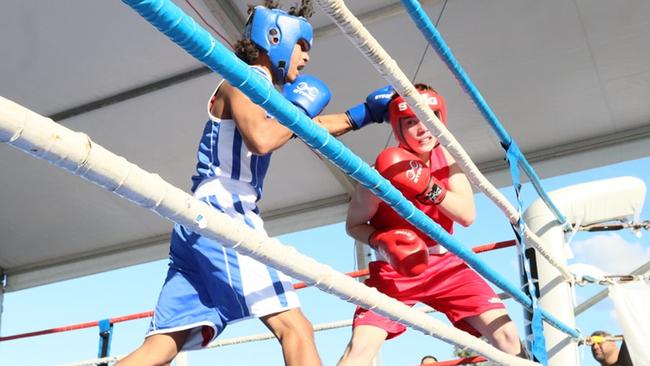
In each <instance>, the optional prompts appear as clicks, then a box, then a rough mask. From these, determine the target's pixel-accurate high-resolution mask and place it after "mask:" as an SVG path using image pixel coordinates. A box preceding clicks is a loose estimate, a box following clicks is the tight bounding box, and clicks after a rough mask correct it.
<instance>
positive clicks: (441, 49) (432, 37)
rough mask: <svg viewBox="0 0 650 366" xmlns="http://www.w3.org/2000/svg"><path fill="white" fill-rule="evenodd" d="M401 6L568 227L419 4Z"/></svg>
mask: <svg viewBox="0 0 650 366" xmlns="http://www.w3.org/2000/svg"><path fill="white" fill-rule="evenodd" d="M402 4H404V7H405V8H406V10H407V12H408V14H409V15H410V16H411V18H412V19H413V21H414V22H415V24H416V25H417V27H418V29H420V31H421V32H422V34H423V35H424V37H425V38H426V39H427V41H428V42H429V44H430V45H431V46H432V47H433V48H434V49H435V50H436V52H437V53H438V55H439V56H440V58H441V59H442V60H443V61H444V62H445V64H447V67H448V68H449V70H450V71H451V72H452V73H453V74H454V76H455V77H456V80H458V82H459V83H460V85H461V86H462V88H463V89H464V90H465V92H466V93H467V94H469V96H470V98H471V99H472V101H473V102H474V104H476V107H477V108H478V109H479V111H480V112H481V114H482V115H483V117H484V118H485V119H486V120H487V121H488V123H489V124H490V126H492V129H493V130H494V132H496V134H497V136H498V137H499V139H500V140H501V144H502V145H503V148H504V149H505V150H508V149H510V151H509V153H514V154H517V155H518V162H519V166H520V167H521V168H522V169H523V170H524V172H525V173H526V175H527V176H528V178H530V182H531V183H532V184H533V187H535V190H536V191H537V194H539V196H540V197H541V198H542V200H543V201H544V202H545V203H546V205H547V206H548V208H549V209H550V210H551V212H552V213H553V215H554V216H555V218H557V220H558V221H559V222H560V224H561V225H562V226H565V227H566V226H567V225H569V223H568V222H567V219H566V217H565V216H564V215H563V214H562V212H560V210H559V209H558V208H557V207H556V206H555V204H554V203H553V201H552V200H551V198H550V197H549V196H548V194H546V191H545V190H544V188H542V186H541V183H540V179H539V177H538V176H537V173H535V170H534V169H533V167H532V166H531V165H530V164H529V163H528V160H526V157H525V156H524V154H523V153H522V152H521V151H520V150H519V149H518V148H517V147H516V145H515V148H514V149H512V148H511V145H512V144H513V142H514V141H513V139H512V137H511V136H510V135H509V134H508V132H507V131H506V130H505V128H504V127H503V125H501V122H499V119H498V118H497V116H496V114H494V112H493V111H492V109H491V108H490V106H489V105H488V104H487V102H486V101H485V99H483V96H482V95H481V93H480V92H479V91H478V89H477V88H476V87H475V86H474V83H472V80H470V78H469V76H468V75H467V73H465V70H463V67H462V66H460V64H459V63H458V61H457V60H456V58H455V57H454V55H453V54H452V52H451V49H450V48H449V47H448V46H447V44H446V43H445V40H444V39H442V36H441V35H440V32H438V30H437V29H436V27H435V26H434V25H433V23H432V22H431V19H429V17H428V16H427V14H426V13H425V12H424V10H423V9H422V6H421V5H420V3H419V2H417V1H415V0H402Z"/></svg>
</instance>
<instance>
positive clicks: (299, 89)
mask: <svg viewBox="0 0 650 366" xmlns="http://www.w3.org/2000/svg"><path fill="white" fill-rule="evenodd" d="M293 92H294V93H296V94H300V95H302V96H303V97H305V98H307V99H309V100H310V101H312V102H313V101H314V100H316V97H317V96H318V93H319V91H318V88H316V87H314V86H309V84H307V83H306V82H304V81H301V82H299V83H298V85H297V86H296V88H295V89H294V90H293Z"/></svg>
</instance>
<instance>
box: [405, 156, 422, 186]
mask: <svg viewBox="0 0 650 366" xmlns="http://www.w3.org/2000/svg"><path fill="white" fill-rule="evenodd" d="M409 167H410V168H409V170H407V171H406V178H407V179H408V180H410V181H411V182H413V183H417V182H418V181H419V180H420V176H421V175H422V164H420V163H419V162H417V161H415V160H411V161H409Z"/></svg>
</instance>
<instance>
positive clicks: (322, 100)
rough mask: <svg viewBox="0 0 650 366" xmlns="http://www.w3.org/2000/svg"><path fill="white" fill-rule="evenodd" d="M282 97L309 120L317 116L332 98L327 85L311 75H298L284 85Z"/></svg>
mask: <svg viewBox="0 0 650 366" xmlns="http://www.w3.org/2000/svg"><path fill="white" fill-rule="evenodd" d="M282 95H283V96H284V97H285V98H287V100H288V101H290V102H291V103H293V104H294V105H295V106H297V107H299V108H300V109H302V110H303V112H305V114H306V115H308V116H309V118H314V117H316V116H318V115H319V114H320V112H322V111H323V109H325V107H326V106H327V104H328V103H329V102H330V99H331V98H332V92H330V89H329V88H328V87H327V85H325V83H324V82H322V81H321V80H319V79H317V78H316V77H314V76H311V75H300V76H298V77H297V78H296V80H294V81H293V82H292V83H286V84H284V88H283V89H282Z"/></svg>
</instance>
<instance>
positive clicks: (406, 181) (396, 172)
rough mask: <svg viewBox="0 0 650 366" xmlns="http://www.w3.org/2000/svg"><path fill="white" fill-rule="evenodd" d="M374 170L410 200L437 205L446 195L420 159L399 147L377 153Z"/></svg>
mask: <svg viewBox="0 0 650 366" xmlns="http://www.w3.org/2000/svg"><path fill="white" fill-rule="evenodd" d="M375 169H377V171H378V172H379V174H381V175H382V176H383V177H384V178H386V179H388V180H389V181H390V182H391V183H392V184H393V185H394V186H395V188H397V189H398V190H399V191H400V192H402V194H404V196H405V197H406V198H408V199H410V200H412V199H417V200H418V201H419V202H421V203H423V204H425V205H437V204H440V202H442V200H444V199H445V196H446V195H447V189H445V187H444V186H443V185H442V184H441V183H440V181H439V180H438V179H436V178H435V177H433V176H432V175H431V170H429V167H428V166H427V165H426V164H424V162H423V161H422V159H420V158H418V157H417V156H415V155H413V154H412V153H410V152H409V151H406V150H404V149H402V148H400V147H389V148H388V149H386V150H384V151H382V152H381V153H379V155H378V156H377V160H376V161H375Z"/></svg>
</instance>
